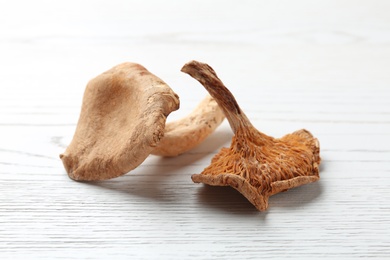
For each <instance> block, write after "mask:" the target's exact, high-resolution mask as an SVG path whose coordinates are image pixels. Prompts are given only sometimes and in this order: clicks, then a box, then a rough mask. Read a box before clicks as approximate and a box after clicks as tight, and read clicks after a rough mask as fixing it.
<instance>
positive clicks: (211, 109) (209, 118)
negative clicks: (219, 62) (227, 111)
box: [152, 96, 225, 156]
mask: <svg viewBox="0 0 390 260" xmlns="http://www.w3.org/2000/svg"><path fill="white" fill-rule="evenodd" d="M224 119H225V115H224V113H223V111H222V109H221V107H220V106H219V105H218V103H217V102H216V101H215V100H214V99H213V98H212V97H211V96H207V97H206V98H204V99H203V101H202V102H200V104H199V105H198V106H197V107H196V108H195V109H194V110H193V111H192V112H191V113H190V114H189V115H187V116H186V117H184V118H182V119H180V120H177V121H173V122H168V123H167V124H166V125H165V133H164V138H162V139H161V141H160V142H159V143H158V144H157V147H156V148H155V149H154V150H153V151H152V154H154V155H160V156H177V155H179V154H182V153H185V152H187V151H189V150H191V149H192V148H194V147H196V146H198V145H199V144H200V143H202V142H203V141H204V140H205V139H206V137H207V136H209V135H210V134H211V133H212V132H214V130H215V129H216V128H217V127H218V126H219V125H220V124H221V123H222V121H223V120H224Z"/></svg>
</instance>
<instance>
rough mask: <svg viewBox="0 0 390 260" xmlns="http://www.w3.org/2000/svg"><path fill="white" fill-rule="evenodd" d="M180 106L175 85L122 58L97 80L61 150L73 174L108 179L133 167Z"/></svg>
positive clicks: (81, 176) (85, 95) (87, 94)
mask: <svg viewBox="0 0 390 260" xmlns="http://www.w3.org/2000/svg"><path fill="white" fill-rule="evenodd" d="M178 108H179V98H178V96H177V95H176V94H175V93H174V92H173V91H172V90H171V88H170V87H169V86H168V85H167V84H166V83H164V82H163V81H162V80H161V79H160V78H158V77H156V76H155V75H153V74H152V73H150V72H149V71H148V70H146V69H145V68H144V67H143V66H141V65H139V64H135V63H123V64H120V65H118V66H115V67H113V68H112V69H110V70H108V71H106V72H104V73H102V74H101V75H99V76H97V77H96V78H94V79H92V80H91V81H90V82H89V83H88V85H87V87H86V90H85V93H84V98H83V104H82V109H81V113H80V118H79V121H78V125H77V128H76V132H75V134H74V137H73V140H72V142H71V143H70V145H69V147H68V148H67V149H66V151H65V152H64V153H63V154H61V155H60V158H61V159H62V161H63V164H64V166H65V169H66V171H67V172H68V175H69V177H70V178H72V179H75V180H104V179H110V178H114V177H117V176H120V175H123V174H125V173H127V172H129V171H130V170H132V169H134V168H135V167H137V166H138V165H139V164H141V163H142V162H143V161H144V160H145V159H146V157H147V156H148V155H149V154H150V153H151V151H152V150H153V149H154V148H155V146H156V145H157V143H158V142H159V141H160V139H161V138H162V137H163V135H164V128H165V121H166V118H167V116H168V115H169V114H170V113H171V112H172V111H174V110H177V109H178Z"/></svg>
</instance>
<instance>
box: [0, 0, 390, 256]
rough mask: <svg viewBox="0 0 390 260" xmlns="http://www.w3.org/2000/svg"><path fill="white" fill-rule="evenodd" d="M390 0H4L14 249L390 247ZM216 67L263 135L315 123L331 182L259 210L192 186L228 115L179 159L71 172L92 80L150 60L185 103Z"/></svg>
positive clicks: (3, 234) (3, 196)
mask: <svg viewBox="0 0 390 260" xmlns="http://www.w3.org/2000/svg"><path fill="white" fill-rule="evenodd" d="M389 13H390V2H389V1H386V0H377V1H349V0H344V1H336V0H335V1H321V2H319V1H301V0H300V1H249V0H242V1H226V0H225V1H203V0H202V1H156V0H155V1H150V0H148V1H120V0H115V1H93V2H91V1H79V0H77V1H76V0H68V1H62V2H58V1H44V0H37V1H25V0H19V1H0V90H1V95H0V132H1V135H0V259H18V258H20V259H272V258H275V259H281V258H293V259H304V258H307V259H320V258H326V259H328V258H332V259H349V258H351V259H352V258H358V257H361V258H378V259H389V258H390V202H389V201H390V191H389V187H390V186H389V185H390V159H389V158H390V101H389V100H390V16H389ZM191 59H198V60H201V61H204V62H207V63H209V64H210V65H211V66H213V67H214V68H215V70H216V71H217V73H218V74H219V76H220V78H221V79H222V80H223V81H224V82H225V84H226V85H227V86H228V87H229V88H230V89H231V91H232V92H233V93H234V94H235V96H236V97H237V100H238V102H239V103H240V104H241V107H242V108H243V110H244V111H246V113H247V115H248V117H249V118H250V119H251V120H252V122H253V124H254V125H255V126H257V127H258V128H259V129H260V130H261V131H263V132H265V133H267V134H270V135H273V136H282V135H284V134H286V133H289V132H292V131H294V130H297V129H300V128H307V129H309V130H310V131H312V132H313V134H315V135H316V136H317V137H318V138H319V140H320V142H321V155H322V158H323V163H322V165H321V173H320V174H321V180H320V181H319V182H317V183H314V184H310V185H306V186H303V187H300V188H296V189H294V190H290V191H288V192H286V193H283V194H278V195H275V196H273V197H271V199H270V208H269V210H268V211H267V212H265V213H261V212H257V211H256V210H255V208H254V207H253V206H252V205H251V204H250V203H248V202H247V201H246V200H245V198H243V197H242V196H241V195H240V194H239V193H238V192H236V191H235V190H233V189H231V188H228V187H206V186H203V185H196V184H193V183H192V181H191V179H190V176H191V174H193V173H199V172H200V171H202V169H203V168H204V167H206V166H207V165H208V163H209V161H210V159H211V158H212V156H213V155H214V154H215V153H216V152H217V151H218V149H219V148H220V147H222V146H227V145H228V144H229V139H230V138H231V132H230V129H229V127H228V124H227V123H226V122H225V123H224V124H223V125H222V126H221V127H220V128H219V129H218V130H217V132H216V133H215V134H213V135H212V136H210V137H209V138H208V140H207V142H205V143H204V144H202V145H200V146H199V147H198V148H196V149H194V150H193V151H191V152H189V153H187V154H184V155H182V156H180V157H177V158H170V159H163V158H159V157H154V156H151V157H149V158H148V159H147V160H146V161H145V162H144V163H143V164H142V165H141V166H140V167H138V168H137V169H136V170H134V171H132V172H130V173H129V174H127V175H125V176H123V177H120V178H117V179H113V180H109V181H104V182H97V183H78V182H74V181H71V180H70V179H68V177H67V175H66V173H65V170H64V169H63V166H62V163H61V161H60V160H59V158H58V154H59V153H61V152H63V151H64V149H65V147H66V146H67V144H69V142H70V140H71V138H72V135H73V133H74V130H75V126H76V123H77V119H78V114H79V111H80V104H81V98H82V95H83V91H84V87H85V84H86V82H87V81H88V80H89V79H90V78H92V77H94V76H95V75H97V74H99V73H101V72H103V71H104V70H106V69H109V68H110V67H112V66H114V65H116V64H118V63H120V62H122V61H136V62H139V63H141V64H143V65H144V66H146V67H147V68H148V69H149V70H150V71H152V72H153V73H155V74H156V75H158V76H159V77H161V78H163V79H164V80H165V81H166V82H167V83H168V84H169V85H170V86H171V87H172V88H173V89H174V90H175V91H176V92H177V93H178V94H179V95H180V97H181V109H180V110H179V111H177V112H175V113H173V114H172V115H171V116H170V120H173V119H176V118H179V117H181V116H183V115H185V114H187V113H188V112H189V111H190V110H191V109H192V108H193V107H194V106H195V105H196V104H197V102H198V101H199V100H201V98H202V97H203V96H204V95H205V93H206V92H205V90H203V88H202V87H201V86H200V85H199V84H198V83H197V82H195V81H194V80H193V79H191V78H190V77H188V76H187V75H184V74H183V73H181V72H180V71H179V70H180V68H181V66H182V65H183V64H184V63H185V62H187V61H189V60H191Z"/></svg>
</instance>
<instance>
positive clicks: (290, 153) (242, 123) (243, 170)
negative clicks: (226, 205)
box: [182, 61, 320, 211]
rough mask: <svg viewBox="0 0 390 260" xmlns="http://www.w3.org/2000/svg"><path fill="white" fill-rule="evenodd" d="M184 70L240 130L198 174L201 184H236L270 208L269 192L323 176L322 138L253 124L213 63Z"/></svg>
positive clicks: (260, 205)
mask: <svg viewBox="0 0 390 260" xmlns="http://www.w3.org/2000/svg"><path fill="white" fill-rule="evenodd" d="M182 71H183V72H185V73H187V74H189V75H191V76H192V77H193V78H195V79H196V80H198V81H199V82H200V83H201V84H202V85H203V86H204V87H205V88H206V89H207V91H208V92H209V93H210V94H211V96H212V97H214V99H215V100H216V101H217V103H218V104H219V105H220V106H221V107H222V109H223V111H224V113H225V115H226V118H227V119H228V121H229V123H230V126H231V128H232V130H233V132H234V136H233V138H232V143H231V146H230V148H222V149H221V150H220V152H219V153H218V154H217V155H216V156H215V157H214V158H213V159H212V161H211V164H210V165H209V166H208V167H207V168H205V169H204V170H203V172H202V173H201V174H194V175H192V180H193V181H194V182H195V183H200V182H201V183H205V184H209V185H214V186H231V187H233V188H235V189H236V190H238V191H239V192H240V193H241V194H243V195H244V196H245V197H246V198H247V199H248V200H249V201H250V202H251V203H252V204H253V205H254V206H255V207H256V208H257V209H258V210H261V211H264V210H266V209H267V207H268V198H269V196H271V195H274V194H276V193H278V192H282V191H286V190H288V189H290V188H294V187H297V186H300V185H303V184H306V183H310V182H314V181H317V180H318V179H319V169H318V167H319V164H320V156H319V152H320V148H319V142H318V140H317V139H316V138H314V137H313V136H312V134H311V133H310V132H309V131H307V130H304V129H302V130H299V131H296V132H294V133H291V134H288V135H286V136H284V137H282V138H278V139H277V138H273V137H270V136H267V135H265V134H263V133H261V132H259V131H258V130H257V129H255V128H254V127H253V125H252V124H251V123H250V121H249V120H248V118H247V117H246V115H245V114H244V112H243V111H242V110H241V109H240V107H239V106H238V104H237V102H236V100H235V98H234V97H233V95H232V93H231V92H230V91H229V90H228V89H227V88H226V87H225V86H224V85H223V83H222V82H221V81H220V79H219V78H218V77H217V75H216V73H215V72H214V70H213V69H212V68H211V67H210V66H208V65H207V64H204V63H200V62H196V61H192V62H189V63H187V64H186V65H184V67H183V68H182Z"/></svg>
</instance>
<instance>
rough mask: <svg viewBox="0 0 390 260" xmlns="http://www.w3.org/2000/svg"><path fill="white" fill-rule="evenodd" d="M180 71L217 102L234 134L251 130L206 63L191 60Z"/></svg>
mask: <svg viewBox="0 0 390 260" xmlns="http://www.w3.org/2000/svg"><path fill="white" fill-rule="evenodd" d="M181 71H182V72H184V73H187V74H188V75H190V76H191V77H193V78H194V79H196V80H197V81H199V82H200V83H201V84H202V85H203V87H204V88H205V89H206V90H207V91H208V92H209V93H210V95H211V96H212V97H213V98H214V99H215V101H217V103H218V105H219V106H220V107H221V108H222V110H223V112H224V114H225V116H226V118H227V120H228V121H229V124H230V127H231V128H232V130H233V132H234V133H235V134H236V133H237V132H238V131H239V130H240V129H241V130H242V129H246V130H249V129H253V126H252V124H251V122H250V121H249V119H248V118H247V117H246V115H245V113H244V112H243V111H242V110H241V108H240V106H239V105H238V104H237V101H236V99H235V98H234V96H233V94H232V93H231V92H230V90H229V89H227V88H226V87H225V85H224V84H223V83H222V81H221V80H220V79H219V78H218V76H217V74H216V73H215V71H214V70H213V68H211V67H210V66H209V65H207V64H206V63H202V62H198V61H194V60H193V61H190V62H188V63H186V64H185V65H184V66H183V68H182V69H181Z"/></svg>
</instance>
